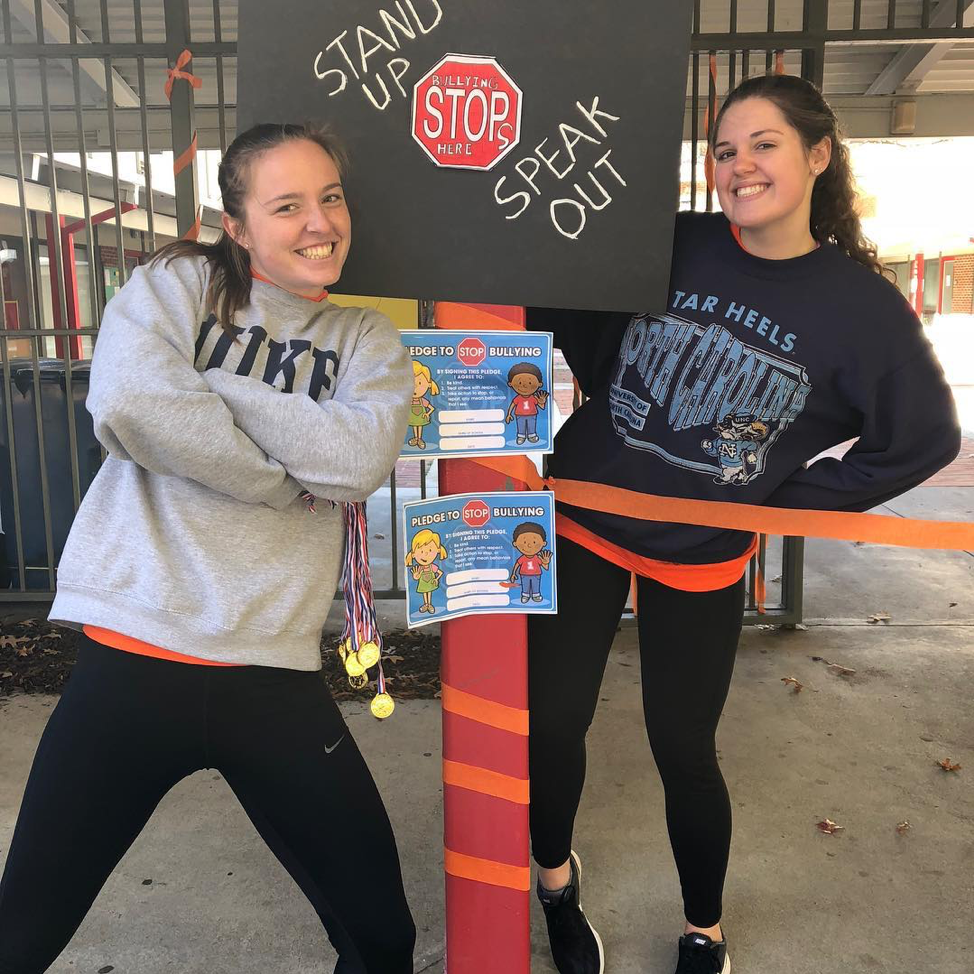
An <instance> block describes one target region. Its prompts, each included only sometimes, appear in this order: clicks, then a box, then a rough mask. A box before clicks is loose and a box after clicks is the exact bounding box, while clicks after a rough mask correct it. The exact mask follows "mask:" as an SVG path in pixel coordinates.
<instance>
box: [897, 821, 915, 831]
mask: <svg viewBox="0 0 974 974" xmlns="http://www.w3.org/2000/svg"><path fill="white" fill-rule="evenodd" d="M912 828H913V826H912V825H910V823H909V822H908V821H907V820H905V819H904V820H903V821H902V822H900V824H899V825H897V826H896V831H897V832H899V834H900V835H906V833H907V832H909V831H910V829H912Z"/></svg>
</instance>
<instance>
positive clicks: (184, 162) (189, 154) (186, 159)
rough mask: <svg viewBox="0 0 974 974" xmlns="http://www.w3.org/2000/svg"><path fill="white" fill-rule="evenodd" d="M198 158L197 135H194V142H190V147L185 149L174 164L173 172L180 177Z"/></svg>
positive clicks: (174, 160)
mask: <svg viewBox="0 0 974 974" xmlns="http://www.w3.org/2000/svg"><path fill="white" fill-rule="evenodd" d="M195 157H196V133H195V132H194V133H193V141H192V142H190V144H189V147H188V148H187V149H184V150H183V151H182V152H181V153H180V154H179V155H178V156H176V158H175V159H173V163H172V171H173V173H174V174H175V175H176V176H178V175H179V174H180V173H181V172H182V171H183V170H184V169H185V168H186V167H187V166H188V165H189V164H190V163H191V162H192V161H193V159H194V158H195Z"/></svg>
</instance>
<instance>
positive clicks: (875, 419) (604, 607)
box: [528, 76, 960, 974]
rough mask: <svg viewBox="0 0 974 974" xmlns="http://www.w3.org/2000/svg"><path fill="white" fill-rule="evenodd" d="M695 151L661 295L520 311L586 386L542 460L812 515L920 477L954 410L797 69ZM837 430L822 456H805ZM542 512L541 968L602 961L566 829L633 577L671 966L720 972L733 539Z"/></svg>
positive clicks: (842, 155)
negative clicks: (707, 152) (673, 892)
mask: <svg viewBox="0 0 974 974" xmlns="http://www.w3.org/2000/svg"><path fill="white" fill-rule="evenodd" d="M712 151H713V153H714V158H715V162H716V179H717V195H718V198H719V200H720V205H721V209H722V210H723V212H722V213H714V214H710V213H681V214H679V215H678V217H677V221H676V236H675V242H674V250H673V260H672V271H671V277H670V288H669V295H668V300H667V307H666V308H665V309H650V311H649V313H641V314H637V315H635V316H630V315H628V314H623V315H619V314H603V313H598V312H579V311H554V310H550V309H531V311H530V313H529V315H528V324H529V326H530V327H532V328H540V329H546V330H551V331H553V332H554V333H555V344H556V345H558V346H560V347H561V348H562V349H563V351H564V353H565V356H566V358H567V360H568V364H569V365H570V366H571V368H572V370H573V372H574V373H575V376H576V378H577V379H578V381H579V383H580V385H581V387H582V390H583V391H584V392H585V393H586V395H587V396H588V397H589V398H588V400H587V401H586V402H585V403H584V405H582V406H581V408H580V409H578V410H577V411H576V412H575V413H573V415H572V416H571V417H570V419H569V420H568V422H567V423H566V424H565V425H564V427H563V428H562V430H561V432H560V433H559V434H558V437H557V438H556V440H555V452H554V456H553V457H552V458H551V465H550V471H551V473H552V474H553V476H554V477H555V479H556V480H557V479H558V478H559V477H564V478H566V479H572V480H582V481H594V482H597V483H602V484H609V485H612V486H615V487H622V488H627V489H629V490H637V491H645V492H647V493H652V494H662V495H668V496H674V497H685V498H692V499H699V500H708V501H739V502H742V503H745V504H760V505H767V506H770V507H786V508H812V509H817V510H836V511H864V510H867V509H868V508H871V507H875V506H876V505H878V504H882V503H884V502H885V501H887V500H889V499H891V498H893V497H896V496H897V495H898V494H901V493H903V492H904V491H906V490H909V489H910V488H911V487H914V486H915V485H917V484H919V483H921V482H922V481H924V480H925V479H926V478H928V477H929V476H931V475H932V474H933V473H934V472H936V471H937V470H938V469H940V468H941V467H943V466H944V465H946V464H947V463H949V462H950V461H951V460H952V459H953V458H954V457H955V456H956V455H957V451H958V449H959V445H960V429H959V426H958V422H957V418H956V412H955V409H954V405H953V400H952V397H951V393H950V389H949V387H948V386H947V383H946V382H945V380H944V376H943V372H942V370H941V368H940V365H939V363H938V362H937V360H936V358H935V356H934V354H933V350H932V349H931V347H930V344H929V343H928V341H927V339H926V338H925V336H924V334H923V329H922V327H921V325H920V322H919V321H918V320H917V317H916V315H915V313H914V312H913V309H912V308H911V307H910V306H909V304H908V303H907V302H906V300H905V299H904V298H903V297H902V296H901V295H900V293H899V291H897V289H896V288H895V287H894V286H893V285H892V284H890V283H889V281H887V280H886V279H885V278H884V276H883V275H882V273H881V272H882V267H881V265H880V263H879V261H878V259H877V257H876V250H875V248H874V247H872V245H870V244H869V243H868V241H866V240H865V239H864V238H863V234H862V228H861V226H860V223H859V217H858V214H857V210H856V193H855V189H854V185H853V180H852V173H851V170H850V166H849V158H848V153H847V150H846V148H845V146H844V145H843V144H842V141H841V139H840V137H839V132H838V127H837V124H836V118H835V114H834V113H833V111H832V109H831V108H830V107H829V106H828V104H827V103H826V102H825V100H824V99H823V97H822V95H821V94H820V92H819V91H818V90H817V89H816V88H815V87H814V86H813V85H811V84H809V83H808V82H806V81H803V80H801V79H800V78H795V77H788V76H767V77H758V78H752V79H750V80H748V81H745V82H744V83H743V84H741V85H740V86H739V87H738V88H737V89H736V90H735V91H734V92H732V93H731V95H730V96H729V97H728V99H727V101H726V102H725V103H724V105H723V108H722V109H721V112H720V114H719V116H718V118H717V122H716V125H715V126H714V128H713V143H712ZM654 256H656V255H653V254H646V255H644V259H646V260H652V259H653V258H654ZM851 439H856V443H855V445H854V446H853V447H852V448H851V449H850V450H849V451H848V452H847V453H846V454H845V456H844V457H842V458H841V459H823V460H819V461H817V462H815V463H813V464H811V465H810V466H808V461H810V460H811V459H812V458H814V457H816V456H818V455H819V454H820V453H822V452H824V451H826V450H828V449H830V448H831V447H834V446H836V445H837V444H839V443H843V442H845V441H848V440H851ZM556 526H557V532H558V535H559V538H558V542H559V547H558V586H559V593H558V594H559V600H558V601H559V605H560V606H561V609H560V610H559V613H558V615H557V616H532V617H531V618H530V621H529V649H530V652H529V654H528V662H529V674H530V677H529V686H530V695H529V703H530V713H531V728H530V738H529V741H530V773H531V838H532V847H533V855H534V858H535V860H536V861H537V863H538V867H539V879H538V894H539V897H540V899H541V902H542V904H543V907H544V912H545V916H546V919H547V923H548V934H549V940H550V944H551V951H552V955H553V958H554V961H555V966H556V967H557V969H558V971H559V972H560V974H601V972H602V971H603V970H604V965H605V962H604V954H603V947H602V943H601V940H600V938H599V936H598V934H597V933H596V932H595V928H594V926H593V925H592V923H591V922H590V921H589V920H588V919H587V918H586V916H585V914H584V913H583V912H582V910H581V907H580V905H579V878H580V860H579V857H578V855H577V854H576V853H575V852H574V851H572V831H573V823H574V818H575V813H576V810H577V808H578V804H579V799H580V796H581V792H582V786H583V783H584V779H585V762H586V752H585V735H586V731H587V730H588V726H589V723H590V722H591V720H592V717H593V715H594V712H595V707H596V702H597V701H598V698H599V686H600V683H601V680H602V674H603V671H604V668H605V664H606V659H607V656H608V652H609V648H610V646H611V643H612V640H613V636H614V634H615V631H616V626H617V624H618V620H619V617H620V615H621V613H622V610H623V607H624V606H625V604H626V598H627V596H628V594H629V590H630V579H631V577H632V574H633V573H635V575H636V576H637V582H638V584H637V601H638V623H639V648H640V654H641V659H642V681H643V704H644V715H645V721H646V728H647V731H648V733H649V740H650V745H651V747H652V751H653V756H654V758H655V761H656V765H657V768H658V770H659V773H660V776H661V778H662V781H663V789H664V793H665V797H666V825H667V830H668V832H669V838H670V843H671V846H672V849H673V854H674V858H675V860H676V865H677V870H678V872H679V875H680V881H681V886H682V893H683V904H682V906H683V917H684V923H683V927H682V930H681V931H680V936H679V944H678V959H677V962H676V971H677V974H728V972H729V970H730V959H729V957H728V954H727V942H726V939H725V937H724V931H723V929H722V928H721V924H720V920H721V913H722V892H723V885H724V876H725V873H726V869H727V862H728V854H729V850H730V840H731V805H730V799H729V797H728V792H727V788H726V786H725V784H724V779H723V777H722V775H721V772H720V768H719V766H718V763H717V755H716V746H715V740H714V735H715V732H716V729H717V723H718V720H719V719H720V713H721V709H722V707H723V705H724V701H725V699H726V696H727V692H728V688H729V686H730V680H731V674H732V671H733V667H734V657H735V653H736V650H737V642H738V637H739V635H740V630H741V618H742V614H743V608H744V581H743V576H744V572H745V569H746V566H747V562H748V561H749V559H750V557H751V554H752V553H753V552H754V550H755V545H756V539H755V537H754V535H753V534H749V533H747V532H742V531H731V530H724V529H720V528H708V527H699V526H692V525H685V524H666V523H657V522H652V521H642V520H637V519H632V518H625V517H620V516H616V515H610V514H601V513H599V512H596V511H590V510H584V509H581V508H571V507H568V506H565V505H561V504H559V505H558V512H557V521H556ZM595 868H596V870H597V869H598V866H597V865H596V867H595ZM616 906H618V904H616ZM631 909H632V910H633V912H634V913H635V912H636V911H638V909H639V907H638V905H635V904H634V905H632V907H631Z"/></svg>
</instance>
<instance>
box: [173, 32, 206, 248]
mask: <svg viewBox="0 0 974 974" xmlns="http://www.w3.org/2000/svg"><path fill="white" fill-rule="evenodd" d="M192 60H193V54H192V52H191V51H190V50H189V49H188V48H187V49H186V50H184V51H183V53H182V54H180V55H179V57H178V58H176V65H175V67H172V68H169V69H168V71H167V72H166V98H168V99H169V101H172V89H173V85H174V84H175V83H176V81H177V80H182V81H188V82H189V84H190V85H191V86H192V87H193V88H202V87H203V79H202V78H197V77H196V75H195V74H191V73H190V72H189V71H184V70H183V68H185V67H186V65H187V64H189V63H190V61H192ZM196 149H197V138H196V132H194V133H193V138H192V141H191V142H190V143H189V145H188V146H187V147H186V148H185V149H184V150H183V151H182V152H180V153H179V155H178V156H176V157H175V158H174V159H173V163H172V171H173V175H174V176H178V175H179V174H180V173H181V172H182V171H183V170H184V169H185V168H186V167H187V166H190V165H192V163H193V160H194V159H195V158H196ZM202 227H203V208H202V207H198V208H197V210H196V221H195V222H194V223H193V225H192V226H191V227H190V228H189V229H188V230H187V231H186V232H185V233H184V234H183V236H182V239H183V240H196V239H198V237H199V235H200V230H201V229H202Z"/></svg>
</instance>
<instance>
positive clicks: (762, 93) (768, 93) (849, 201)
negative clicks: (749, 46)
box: [711, 74, 886, 274]
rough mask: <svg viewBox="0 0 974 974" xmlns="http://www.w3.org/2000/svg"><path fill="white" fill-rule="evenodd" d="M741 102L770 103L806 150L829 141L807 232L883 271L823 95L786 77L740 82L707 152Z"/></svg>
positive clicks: (835, 121) (846, 154)
mask: <svg viewBox="0 0 974 974" xmlns="http://www.w3.org/2000/svg"><path fill="white" fill-rule="evenodd" d="M745 98H766V99H767V100H768V101H770V102H773V103H774V104H775V105H776V106H777V107H778V109H779V110H780V111H781V114H782V115H784V116H785V119H786V120H787V122H788V124H789V125H790V126H791V127H792V128H793V129H794V130H795V131H796V132H797V133H798V135H799V137H800V138H801V140H802V143H803V144H804V146H805V151H806V152H808V151H811V149H812V147H813V146H815V145H818V143H819V142H821V141H822V140H823V139H829V140H830V141H831V143H832V157H831V159H830V160H829V164H828V166H827V167H826V169H825V170H824V171H823V172H822V173H821V175H820V176H819V177H818V178H817V179H816V180H815V186H814V188H813V189H812V212H811V218H810V220H809V230H810V231H811V234H812V236H813V237H814V238H815V239H816V240H817V241H818V242H819V243H833V244H835V245H836V246H837V247H839V248H840V249H841V250H843V251H845V253H846V254H848V255H849V256H850V257H851V258H852V259H853V260H855V261H858V262H859V263H860V264H863V265H864V266H865V267H868V268H869V269H870V270H873V271H876V272H877V273H878V274H882V273H884V272H885V270H886V268H885V267H884V266H883V264H882V262H881V261H880V260H879V258H878V257H877V256H876V247H875V245H874V244H873V243H872V242H871V241H869V240H867V239H866V238H865V237H864V236H863V232H862V224H861V223H860V220H859V212H858V209H857V194H856V186H855V179H854V178H853V175H852V166H851V165H850V163H849V150H848V149H847V148H846V147H845V145H844V143H843V142H842V138H841V135H840V133H839V122H838V119H837V118H836V117H835V112H834V111H832V108H831V107H830V106H829V103H828V102H827V101H826V100H825V99H824V98H823V97H822V93H821V92H820V91H819V90H818V88H816V87H815V85H813V84H812V83H811V82H810V81H805V80H804V79H803V78H798V77H795V76H794V75H790V74H766V75H758V76H757V77H754V78H748V79H747V80H745V81H742V82H741V83H740V84H739V85H738V86H737V87H736V88H735V89H734V90H733V91H732V92H731V93H730V94H729V95H728V96H727V100H726V101H725V102H724V104H723V105H722V106H721V109H720V112H719V113H718V115H717V121H716V123H715V124H714V127H713V129H712V135H711V151H713V148H714V146H716V144H717V138H718V133H719V132H720V123H721V121H722V119H723V117H724V113H725V112H726V111H727V109H728V108H730V106H731V105H733V104H735V103H737V102H740V101H744V99H745Z"/></svg>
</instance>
